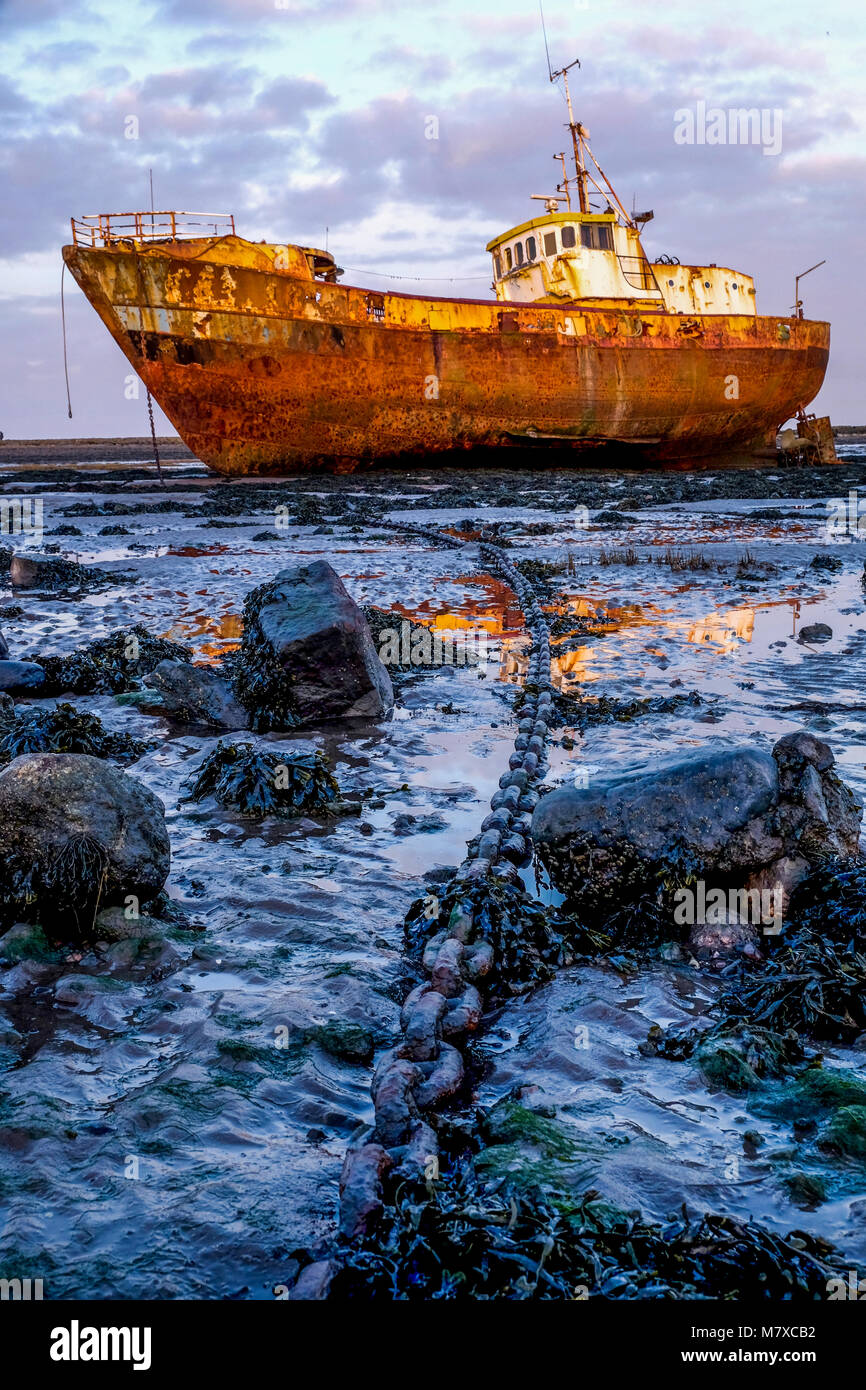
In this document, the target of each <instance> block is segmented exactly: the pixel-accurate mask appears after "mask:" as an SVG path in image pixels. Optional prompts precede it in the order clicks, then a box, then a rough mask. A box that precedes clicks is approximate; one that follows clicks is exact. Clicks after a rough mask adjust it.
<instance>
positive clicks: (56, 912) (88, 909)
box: [0, 834, 108, 939]
mask: <svg viewBox="0 0 866 1390" xmlns="http://www.w3.org/2000/svg"><path fill="white" fill-rule="evenodd" d="M107 864H108V856H107V854H106V851H105V848H104V846H103V845H102V844H101V843H100V842H99V840H97V839H96V838H95V837H94V836H93V835H87V834H82V835H71V836H69V838H68V839H67V840H66V841H65V843H64V844H63V845H62V846H61V848H60V849H59V850H58V851H57V853H56V854H54V855H53V856H52V857H50V858H39V859H37V860H36V861H35V862H32V863H25V862H24V861H23V860H21V859H19V858H16V857H13V859H12V861H11V862H7V863H6V864H5V865H4V866H3V873H2V876H0V923H2V924H3V925H4V926H9V925H11V923H12V922H15V921H16V920H22V921H31V922H32V921H38V922H39V923H40V925H41V926H42V927H43V928H44V929H45V931H46V933H47V934H48V936H54V935H58V936H62V937H64V938H67V939H68V937H69V936H70V935H76V936H78V937H84V936H85V935H86V934H87V932H88V931H89V930H91V929H92V927H93V923H94V920H95V918H96V914H97V912H98V911H99V908H100V905H101V900H102V894H103V891H104V887H105V875H106V869H107ZM70 927H72V928H74V930H73V931H72V932H70Z"/></svg>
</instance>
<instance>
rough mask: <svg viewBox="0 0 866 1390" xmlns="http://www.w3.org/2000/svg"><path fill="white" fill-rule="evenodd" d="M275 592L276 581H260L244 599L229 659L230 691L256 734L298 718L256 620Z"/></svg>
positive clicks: (286, 726)
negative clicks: (239, 642) (240, 635)
mask: <svg viewBox="0 0 866 1390" xmlns="http://www.w3.org/2000/svg"><path fill="white" fill-rule="evenodd" d="M275 591H276V584H275V583H274V582H272V583H270V584H260V585H259V586H258V588H257V589H253V590H252V591H251V592H250V593H249V594H247V596H246V598H245V600H244V641H243V646H242V647H241V649H240V651H238V652H235V654H234V660H233V662H232V668H231V669H232V676H233V680H234V691H235V694H236V696H237V698H238V699H239V701H240V702H241V704H242V705H243V706H244V708H245V709H246V711H247V713H248V714H249V716H250V728H251V729H253V730H254V731H256V732H257V733H267V732H268V730H270V729H295V728H297V726H298V724H299V723H300V720H299V718H298V713H297V706H296V704H295V701H294V699H293V697H292V688H291V683H290V682H289V681H288V680H287V679H286V673H285V671H284V670H283V668H282V666H281V665H280V663H279V661H277V659H276V657H275V656H274V651H273V648H272V646H271V644H270V642H268V640H267V638H266V637H265V635H264V633H263V632H262V629H261V624H260V623H259V614H260V613H261V611H262V608H263V607H264V606H265V604H267V603H269V602H270V600H271V598H272V597H273V595H274V593H275Z"/></svg>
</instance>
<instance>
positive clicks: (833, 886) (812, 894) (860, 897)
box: [788, 863, 866, 950]
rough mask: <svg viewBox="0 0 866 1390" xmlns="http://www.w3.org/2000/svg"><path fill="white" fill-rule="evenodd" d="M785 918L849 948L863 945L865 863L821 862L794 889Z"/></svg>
mask: <svg viewBox="0 0 866 1390" xmlns="http://www.w3.org/2000/svg"><path fill="white" fill-rule="evenodd" d="M788 917H789V921H790V922H792V923H795V924H796V925H797V926H800V927H804V928H806V929H807V930H809V931H814V932H820V933H821V935H822V936H826V937H829V938H830V940H831V941H835V942H837V943H838V944H839V945H844V946H847V947H848V949H849V950H853V949H854V948H855V946H860V947H862V946H866V864H838V863H834V864H823V865H820V866H819V867H818V868H816V869H813V871H812V873H810V874H809V876H808V877H807V878H805V879H804V880H803V882H802V883H801V884H800V885H799V886H798V887H797V888H796V889H795V891H794V893H793V894H792V896H791V902H790V905H789V909H788Z"/></svg>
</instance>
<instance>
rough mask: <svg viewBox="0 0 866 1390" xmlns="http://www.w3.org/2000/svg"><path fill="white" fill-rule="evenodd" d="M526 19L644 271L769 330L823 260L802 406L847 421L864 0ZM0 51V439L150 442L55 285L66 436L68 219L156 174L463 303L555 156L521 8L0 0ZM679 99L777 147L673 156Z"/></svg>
mask: <svg viewBox="0 0 866 1390" xmlns="http://www.w3.org/2000/svg"><path fill="white" fill-rule="evenodd" d="M545 18H546V21H547V30H548V39H549V44H550V51H551V58H552V60H553V66H554V67H560V66H562V64H563V63H567V62H570V61H571V60H572V59H573V58H575V57H578V56H579V57H580V60H581V63H582V67H581V68H580V70H579V71H576V72H575V73H574V74H573V96H574V102H575V109H576V114H577V116H578V118H579V119H581V120H583V121H584V123H585V124H587V125H588V126H589V128H590V132H591V138H592V144H593V148H594V152H595V154H596V157H597V158H598V159H599V161H600V163H601V165H602V167H603V168H604V170H605V172H606V173H607V174H609V175H610V177H611V179H612V181H613V183H614V186H615V187H616V188H617V191H618V192H619V195H620V197H621V199H622V201H623V203H625V204H626V205H627V206H631V205H632V202H634V204H635V205H636V206H637V207H638V209H639V210H643V209H644V208H652V209H654V212H655V220H654V221H653V222H652V223H650V224H649V227H648V228H647V233H646V236H645V245H646V249H647V251H648V252H649V254H650V255H651V256H652V255H656V254H658V253H662V252H668V253H671V254H673V255H676V256H678V257H679V259H680V260H681V261H684V262H698V263H701V262H711V261H713V262H717V263H718V264H720V265H729V266H732V267H733V268H735V269H739V270H741V271H745V272H747V273H750V274H753V275H754V276H755V279H756V282H757V287H758V307H759V311H760V312H763V313H772V314H775V313H779V314H781V313H788V312H789V311H790V307H791V305H792V303H793V298H794V275H795V274H796V273H797V272H798V271H801V270H804V269H806V268H807V267H808V266H811V265H813V264H814V263H815V262H816V261H820V260H822V259H825V258H826V261H827V264H826V265H825V266H823V267H822V268H821V269H820V270H817V271H815V272H814V274H813V275H812V276H810V277H809V279H808V280H806V281H805V282H804V283H803V285H802V293H803V296H804V298H805V304H806V312H807V314H808V315H809V316H810V317H814V318H828V319H829V320H830V321H831V323H832V325H833V342H832V348H831V363H830V369H829V373H828V378H827V382H826V385H825V387H824V390H823V392H822V394H821V396H820V397H819V400H818V407H820V408H821V409H822V410H825V411H829V412H830V414H831V415H832V416H833V419H834V420H835V421H836V422H837V423H840V424H846V423H866V400H864V389H863V375H864V373H863V362H864V350H863V340H864V333H866V288H864V286H866V247H864V236H863V227H864V214H866V193H864V190H866V146H864V108H866V87H864V81H863V72H864V70H866V17H864V11H863V7H862V0H823V3H822V4H820V5H816V4H814V3H811V0H748V2H747V3H737V2H736V0H733V3H731V2H730V0H699V3H695V2H694V0H666V3H665V4H664V5H652V4H648V3H647V0H546V3H545ZM0 38H2V48H0V131H2V140H0V167H2V170H3V197H2V200H0V314H2V323H3V331H2V334H0V430H2V431H3V432H4V434H5V436H6V438H7V439H8V438H37V437H52V436H55V437H60V436H69V435H72V436H85V437H86V436H113V435H140V434H144V433H146V430H147V417H146V410H145V404H144V400H143V399H141V400H138V401H135V400H132V401H130V400H126V399H125V394H124V378H125V377H126V375H127V373H128V371H129V367H128V365H127V363H126V361H125V359H124V358H123V357H122V355H121V353H120V352H119V350H118V349H117V348H116V347H115V346H114V344H113V342H112V341H111V339H110V338H109V336H108V334H107V333H106V332H105V330H104V328H103V327H102V325H101V323H100V322H99V320H98V319H97V317H96V315H95V313H94V312H93V310H92V309H91V308H90V307H89V305H88V304H87V303H86V301H84V299H83V297H82V295H81V294H80V292H79V291H78V289H77V287H76V286H75V285H74V283H72V282H71V281H70V279H69V277H68V276H67V282H66V307H67V323H68V340H69V352H70V380H71V387H72V405H73V412H74V413H73V419H72V420H69V419H67V414H66V404H65V392H64V386H63V363H62V345H61V333H60V296H59V290H60V270H61V260H60V247H61V245H62V244H63V243H64V242H65V241H67V240H68V239H69V217H70V215H72V214H76V215H78V214H81V213H91V212H99V211H113V210H119V211H127V210H134V209H138V208H143V207H148V206H149V205H150V204H149V198H150V194H149V187H148V171H149V170H150V169H152V170H153V181H154V191H155V201H156V205H157V207H158V208H176V209H189V208H193V209H196V210H199V209H204V210H207V211H215V212H221V211H226V212H233V213H234V214H235V219H236V225H237V228H238V231H239V232H240V233H241V235H245V236H248V237H250V238H252V239H256V238H260V237H266V238H268V239H274V240H281V241H297V242H301V243H303V244H308V245H309V244H312V245H323V244H324V242H325V239H326V237H327V242H328V246H329V248H330V250H331V251H332V252H334V253H335V255H336V257H337V260H338V262H339V263H340V264H341V265H343V266H345V267H346V268H347V273H346V277H345V278H346V280H347V281H353V282H355V283H367V284H371V285H376V286H377V287H387V286H393V287H394V288H397V287H401V286H402V287H404V288H406V289H411V290H419V289H424V288H426V289H429V290H430V291H431V292H433V293H437V294H458V295H460V294H462V295H467V296H473V297H474V296H483V295H485V294H486V293H487V292H488V287H489V284H490V270H489V260H488V257H487V255H486V253H485V251H484V246H485V244H486V242H487V241H488V240H489V239H490V238H491V237H492V236H494V235H496V234H497V233H498V232H500V231H503V230H505V229H506V228H507V227H509V226H513V225H514V224H516V223H518V222H521V221H523V220H525V219H526V218H527V217H528V216H531V215H532V213H533V211H537V208H538V206H539V205H538V204H537V203H536V204H532V203H530V202H529V201H528V197H529V195H530V194H531V193H545V192H548V191H550V187H551V185H552V184H553V182H554V179H555V166H554V165H553V162H552V159H551V155H552V154H553V152H555V151H557V150H560V149H563V148H564V140H565V138H567V137H566V134H565V132H564V131H563V129H562V123H563V120H564V119H565V112H564V105H563V100H562V94H561V90H560V89H559V88H557V87H556V86H551V84H550V83H549V82H548V78H547V65H546V59H545V53H544V43H543V39H542V34H541V27H540V22H539V17H538V4H537V0H411V3H409V2H408V0H402V2H401V0H126V2H125V3H124V4H123V5H119V4H118V3H117V0H0ZM699 103H705V105H706V108H707V109H708V111H709V112H710V113H712V111H713V110H721V111H724V112H727V111H728V110H729V109H731V108H739V107H754V108H758V109H760V110H765V111H766V113H767V116H766V119H767V121H768V122H773V121H775V122H776V131H777V133H778V131H779V130H781V149H780V152H779V153H777V154H774V153H770V154H765V153H764V152H763V149H762V148H761V146H760V145H759V144H738V143H733V144H732V143H724V144H718V143H716V144H709V143H704V144H700V143H680V142H678V140H677V139H675V132H676V130H677V126H678V123H679V125H680V127H682V118H681V117H679V118H678V114H677V113H679V112H682V111H684V110H685V111H692V112H697V111H698V104H699ZM773 113H780V115H776V116H774V114H773ZM431 116H435V117H436V118H437V121H438V138H437V139H429V138H427V136H428V134H429V133H430V131H431V129H433V128H434V127H433V126H432V125H431V123H430V121H429V119H428V118H429V117H431ZM130 117H134V118H135V119H134V120H130ZM779 121H781V126H779V125H778V122H779ZM769 129H770V127H769V126H768V130H769ZM130 133H132V134H135V133H137V138H134V139H131V138H128V136H129V135H130ZM387 275H390V276H394V277H397V276H401V277H419V278H417V279H414V278H407V279H405V280H398V279H387V278H386V276H387ZM162 427H163V428H164V429H165V430H166V432H168V426H167V424H166V422H165V421H163V422H162Z"/></svg>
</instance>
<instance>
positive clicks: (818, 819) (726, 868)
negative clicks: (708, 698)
mask: <svg viewBox="0 0 866 1390" xmlns="http://www.w3.org/2000/svg"><path fill="white" fill-rule="evenodd" d="M833 761H834V760H833V754H832V751H831V750H830V748H829V747H828V746H827V744H825V743H822V742H821V740H820V739H816V738H815V737H814V736H813V735H811V734H809V733H806V732H805V731H800V732H797V733H794V734H788V735H786V736H785V737H784V738H782V739H780V740H779V742H778V743H777V744H776V746H775V748H774V749H773V752H772V754H771V753H769V752H765V751H763V750H761V749H758V748H755V747H754V745H745V746H742V747H733V748H728V749H723V750H722V751H714V750H704V751H702V752H698V753H694V754H692V755H691V756H689V757H687V758H685V759H683V760H681V761H673V760H671V761H668V762H666V763H663V764H661V765H659V766H657V767H654V768H652V769H650V770H642V771H641V770H638V771H633V772H627V773H616V774H613V775H612V776H609V777H606V778H603V779H598V778H596V779H595V780H594V781H593V784H592V786H591V787H588V788H576V787H573V786H571V785H567V786H563V787H560V788H558V789H557V790H555V791H553V792H550V793H549V794H548V795H547V796H545V797H544V798H543V799H542V800H541V801H540V802H539V804H538V806H537V807H536V809H535V812H534V815H533V819H532V836H533V840H534V841H535V844H536V846H537V848H538V851H539V854H540V857H541V858H542V860H543V861H544V862H545V864H546V865H547V866H548V869H549V871H550V874H551V877H552V879H553V881H554V883H555V884H556V885H557V887H559V888H560V889H562V891H564V892H566V893H567V894H568V895H569V896H570V897H571V898H572V900H573V901H575V902H577V903H578V904H581V905H583V906H585V907H587V908H588V909H589V910H590V911H594V912H597V913H599V914H602V915H604V914H605V913H607V914H608V915H609V911H610V904H611V903H615V904H617V905H621V904H623V903H627V902H634V901H636V900H637V899H638V898H640V897H641V896H642V895H644V894H650V895H651V896H652V897H655V896H656V893H657V891H658V887H659V884H660V883H661V882H663V883H664V884H665V887H666V889H667V890H668V891H669V892H673V891H674V890H675V889H676V888H677V885H678V884H682V885H688V884H689V883H693V882H695V881H696V880H704V881H705V883H706V885H707V891H708V892H709V889H710V886H712V887H713V888H715V887H716V886H719V887H725V888H732V889H737V890H739V889H741V888H742V889H751V888H760V887H765V888H767V889H769V888H775V887H776V885H777V884H778V885H780V886H781V888H782V892H783V896H784V900H785V905H787V897H788V896H789V895H790V893H791V891H792V889H793V888H794V887H795V886H796V884H797V883H799V882H800V880H801V879H802V878H804V877H805V876H806V872H807V871H808V869H809V868H811V867H812V866H813V865H815V864H817V863H820V862H823V861H825V860H826V859H827V858H838V859H854V858H856V857H857V855H858V853H859V848H858V846H859V834H860V820H861V817H862V807H861V806H860V804H859V802H858V801H857V799H856V797H855V796H854V794H853V793H852V792H851V791H850V790H849V788H847V787H846V786H845V784H844V783H843V782H842V781H841V780H840V779H839V778H838V777H837V775H836V774H835V772H834V771H833ZM680 920H683V919H680ZM708 920H709V918H708ZM730 920H731V921H734V922H735V921H736V920H737V918H736V917H732V918H731V919H730ZM733 935H734V936H736V935H737V933H734V934H733ZM732 944H733V937H732Z"/></svg>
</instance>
